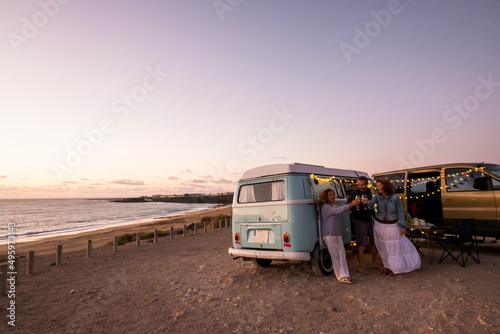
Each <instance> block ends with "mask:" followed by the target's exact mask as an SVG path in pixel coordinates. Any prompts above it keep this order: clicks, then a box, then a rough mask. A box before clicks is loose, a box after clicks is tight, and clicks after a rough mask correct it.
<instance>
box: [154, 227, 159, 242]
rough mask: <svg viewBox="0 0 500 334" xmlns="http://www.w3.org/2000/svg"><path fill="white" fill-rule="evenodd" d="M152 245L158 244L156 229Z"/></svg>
mask: <svg viewBox="0 0 500 334" xmlns="http://www.w3.org/2000/svg"><path fill="white" fill-rule="evenodd" d="M153 240H154V243H155V244H157V243H158V229H157V228H155V237H154V239H153Z"/></svg>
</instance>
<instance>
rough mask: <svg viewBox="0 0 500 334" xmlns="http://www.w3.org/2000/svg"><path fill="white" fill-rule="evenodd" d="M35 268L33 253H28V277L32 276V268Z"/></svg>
mask: <svg viewBox="0 0 500 334" xmlns="http://www.w3.org/2000/svg"><path fill="white" fill-rule="evenodd" d="M34 266H35V251H29V252H28V270H27V273H28V275H31V274H33V268H34Z"/></svg>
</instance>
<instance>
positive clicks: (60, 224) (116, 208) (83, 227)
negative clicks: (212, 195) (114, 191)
mask: <svg viewBox="0 0 500 334" xmlns="http://www.w3.org/2000/svg"><path fill="white" fill-rule="evenodd" d="M215 206H217V205H216V204H186V203H165V202H143V203H116V202H111V201H110V200H109V199H0V244H5V243H6V242H7V237H8V235H9V228H12V227H14V229H15V236H16V239H15V240H16V242H19V241H30V240H35V239H40V238H43V237H49V236H55V235H61V234H71V233H75V232H83V231H91V230H96V229H99V228H105V227H111V226H118V225H124V224H128V223H132V222H145V221H151V220H154V219H156V218H162V217H168V216H173V215H177V214H182V213H187V212H194V211H200V210H206V209H210V208H213V207H215Z"/></svg>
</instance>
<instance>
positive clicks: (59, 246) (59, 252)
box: [56, 245, 62, 266]
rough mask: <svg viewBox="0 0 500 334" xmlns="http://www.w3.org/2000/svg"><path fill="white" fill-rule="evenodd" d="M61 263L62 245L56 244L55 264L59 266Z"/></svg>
mask: <svg viewBox="0 0 500 334" xmlns="http://www.w3.org/2000/svg"><path fill="white" fill-rule="evenodd" d="M61 264H62V245H57V252H56V266H59V265H61Z"/></svg>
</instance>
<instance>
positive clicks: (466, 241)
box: [438, 219, 479, 267]
mask: <svg viewBox="0 0 500 334" xmlns="http://www.w3.org/2000/svg"><path fill="white" fill-rule="evenodd" d="M457 232H458V235H456V236H450V237H444V238H443V239H441V240H438V241H439V243H440V244H441V246H443V248H444V250H443V254H441V258H440V259H439V263H441V262H443V261H444V259H446V258H447V257H448V256H451V258H452V259H453V260H455V261H457V262H458V263H459V264H460V265H461V266H462V267H465V264H466V263H467V260H468V259H469V257H471V258H472V259H473V260H474V261H476V262H477V263H479V250H478V248H477V239H476V237H475V236H474V219H459V220H458V221H457ZM474 246H475V248H476V255H475V256H474V254H473V251H474ZM450 248H451V250H450ZM455 249H458V250H459V251H460V253H459V254H458V255H457V256H454V255H453V254H452V253H453V251H454V250H455Z"/></svg>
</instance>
